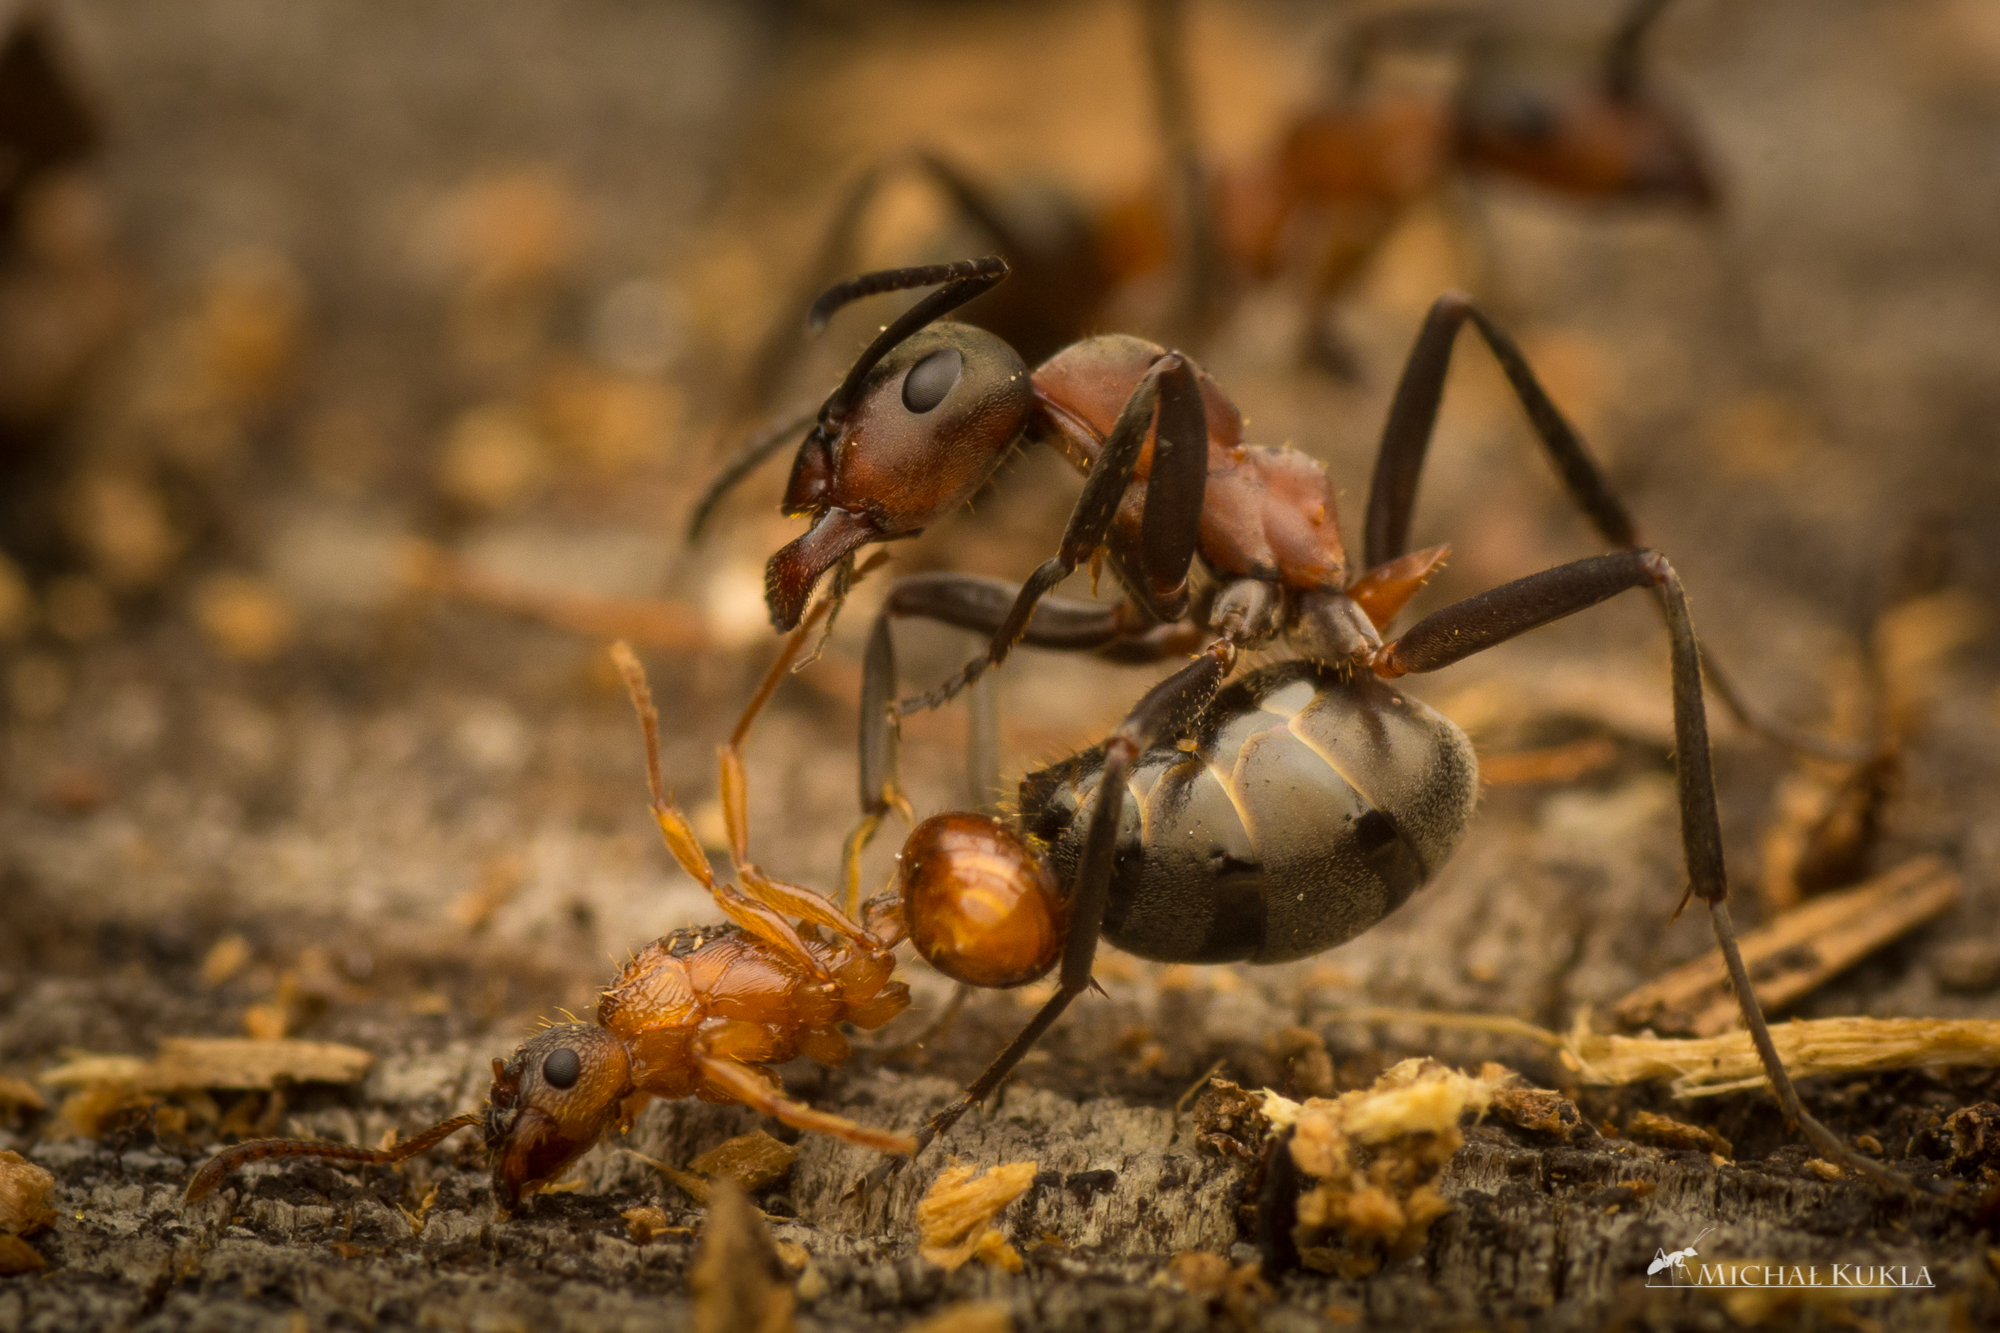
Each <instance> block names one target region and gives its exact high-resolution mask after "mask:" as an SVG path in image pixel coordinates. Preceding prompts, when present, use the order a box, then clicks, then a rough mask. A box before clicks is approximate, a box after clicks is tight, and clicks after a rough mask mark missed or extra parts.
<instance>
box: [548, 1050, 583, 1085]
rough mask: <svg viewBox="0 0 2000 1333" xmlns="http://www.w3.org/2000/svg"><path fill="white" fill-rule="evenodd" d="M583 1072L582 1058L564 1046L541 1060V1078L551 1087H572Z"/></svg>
mask: <svg viewBox="0 0 2000 1333" xmlns="http://www.w3.org/2000/svg"><path fill="white" fill-rule="evenodd" d="M582 1073H583V1058H582V1057H581V1056H579V1055H578V1054H577V1053H576V1051H575V1049H574V1048H572V1047H568V1046H565V1047H563V1048H562V1049H561V1050H559V1051H557V1052H556V1053H555V1054H553V1055H551V1056H550V1057H549V1058H548V1059H546V1060H544V1061H542V1080H543V1082H545V1083H547V1084H548V1085H549V1086H550V1087H552V1088H573V1087H575V1086H576V1080H577V1077H578V1076H579V1075H580V1074H582Z"/></svg>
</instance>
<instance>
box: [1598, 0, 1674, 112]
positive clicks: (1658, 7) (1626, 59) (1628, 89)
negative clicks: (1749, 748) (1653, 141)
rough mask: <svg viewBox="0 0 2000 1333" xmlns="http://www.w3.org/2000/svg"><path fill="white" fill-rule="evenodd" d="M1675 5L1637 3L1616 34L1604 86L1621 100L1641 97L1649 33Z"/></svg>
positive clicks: (1660, 0) (1662, 0)
mask: <svg viewBox="0 0 2000 1333" xmlns="http://www.w3.org/2000/svg"><path fill="white" fill-rule="evenodd" d="M1673 2H1674V0H1636V2H1635V3H1634V4H1633V6H1632V7H1631V8H1630V9H1628V10H1627V11H1626V12H1625V17H1624V18H1622V19H1620V20H1619V21H1618V26H1617V28H1616V29H1614V30H1613V31H1612V34H1611V41H1610V43H1609V44H1608V45H1607V46H1606V47H1605V48H1604V86H1605V88H1606V89H1607V90H1608V91H1609V92H1610V94H1611V95H1612V96H1613V97H1615V98H1617V99H1618V100H1620V101H1630V100H1631V99H1632V98H1634V97H1636V96H1637V95H1638V92H1639V84H1640V81H1641V78H1642V75H1641V72H1640V62H1641V61H1642V60H1643V59H1644V58H1645V53H1644V51H1643V49H1642V48H1643V47H1644V46H1645V44H1646V34H1647V33H1649V32H1651V31H1652V30H1653V25H1654V24H1655V23H1656V22H1658V20H1659V17H1660V15H1661V14H1662V13H1664V12H1665V11H1666V8H1667V6H1668V5H1671V4H1672V3H1673Z"/></svg>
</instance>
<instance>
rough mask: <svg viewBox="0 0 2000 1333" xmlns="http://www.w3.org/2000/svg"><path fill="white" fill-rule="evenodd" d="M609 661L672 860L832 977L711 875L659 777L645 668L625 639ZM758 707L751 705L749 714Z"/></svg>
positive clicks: (764, 909) (754, 926) (727, 907)
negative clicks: (628, 701) (642, 750)
mask: <svg viewBox="0 0 2000 1333" xmlns="http://www.w3.org/2000/svg"><path fill="white" fill-rule="evenodd" d="M611 660H612V662H613V663H614V664H616V666H617V667H618V673H619V674H620V675H621V676H623V677H624V678H625V690H626V692H627V693H628V694H630V695H631V696H632V708H633V711H635V712H636V713H638V715H639V730H640V732H641V734H643V735H644V737H645V741H646V785H647V787H648V788H649V789H650V790H651V792H652V796H653V822H654V823H656V824H658V825H659V826H660V836H661V838H663V839H664V840H665V841H666V844H667V850H668V851H669V852H671V853H673V857H674V860H676V861H678V862H680V866H681V869H683V870H685V871H687V873H688V874H689V875H691V876H693V877H694V879H695V880H696V881H698V882H699V883H700V884H701V886H702V887H703V888H705V889H707V890H708V892H709V896H710V897H712V898H714V899H715V905H716V906H717V907H720V908H721V909H722V911H723V914H724V915H725V916H727V917H728V918H729V919H730V920H731V921H734V922H735V923H736V924H737V925H739V926H741V927H742V928H743V929H745V930H747V931H749V932H750V933H751V934H752V935H755V936H756V937H757V938H758V939H760V940H763V941H764V942H766V943H767V944H770V945H772V946H774V947H775V948H778V949H781V950H783V951H784V952H785V953H786V954H787V955H789V956H790V957H791V958H792V959H793V960H794V961H795V962H797V963H798V964H799V965H800V966H802V967H803V968H805V969H806V970H807V971H808V972H810V973H811V974H812V976H813V978H814V979H815V980H817V981H827V980H830V978H829V977H828V976H827V973H826V969H825V968H823V967H822V966H820V963H819V960H818V959H816V958H814V957H813V955H812V951H811V950H810V949H808V948H806V945H805V941H804V940H802V939H800V938H799V932H798V929H797V927H795V926H793V925H792V923H791V922H790V921H788V920H786V919H785V918H784V917H783V916H781V915H780V914H779V913H778V912H777V911H774V910H773V909H772V908H771V907H770V906H767V905H765V904H763V903H760V902H758V901H756V900H755V899H753V898H750V897H747V896H745V895H744V894H743V893H742V892H740V891H739V890H737V889H736V888H734V887H732V886H730V885H728V884H724V883H722V882H721V881H720V880H718V879H717V878H716V877H715V867H714V865H713V864H711V863H710V861H709V859H708V853H707V852H705V851H703V850H702V848H701V840H700V839H699V838H697V837H695V835H694V829H693V827H692V826H690V825H689V823H688V820H687V816H686V815H685V814H683V813H682V812H681V809H680V807H679V806H677V805H675V804H674V803H673V802H672V800H670V799H669V798H668V796H667V793H666V783H665V782H664V780H662V778H661V777H660V713H659V710H658V709H657V708H655V707H654V706H653V691H652V687H651V686H649V685H648V684H647V683H646V669H645V668H644V667H642V666H640V665H639V659H638V658H637V657H635V656H634V655H633V653H632V649H631V646H630V645H629V644H626V643H624V642H623V641H620V642H618V643H614V644H612V645H611ZM789 661H790V651H789V650H788V652H787V654H786V655H785V657H783V658H781V664H782V663H784V662H789ZM765 693H768V691H765ZM759 703H761V698H760V700H759ZM756 707H757V705H756V704H753V706H752V713H753V714H754V712H755V708H756ZM821 901H824V900H823V899H822V900H821ZM855 929H859V927H855Z"/></svg>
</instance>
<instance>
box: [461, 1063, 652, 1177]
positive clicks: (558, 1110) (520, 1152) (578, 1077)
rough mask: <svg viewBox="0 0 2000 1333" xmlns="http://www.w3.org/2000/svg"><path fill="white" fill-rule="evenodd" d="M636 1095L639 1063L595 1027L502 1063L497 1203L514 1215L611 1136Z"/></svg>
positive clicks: (489, 1131) (494, 1124)
mask: <svg viewBox="0 0 2000 1333" xmlns="http://www.w3.org/2000/svg"><path fill="white" fill-rule="evenodd" d="M630 1092H631V1060H630V1057H628V1056H627V1055H626V1053H625V1046H624V1044H623V1043H622V1042H620V1041H619V1040H618V1038H616V1037H614V1036H613V1035H611V1034H610V1033H609V1032H606V1031H605V1030H604V1029H603V1028H601V1027H598V1026H596V1025H595V1024H591V1023H564V1024H561V1025H559V1026H556V1027H552V1028H549V1029H547V1030H545V1031H543V1032H540V1033H537V1034H536V1035H535V1036H534V1037H533V1038H531V1039H530V1040H528V1041H527V1042H525V1043H523V1044H522V1046H521V1049H519V1050H518V1051H516V1052H514V1056H513V1058H512V1059H511V1060H506V1061H502V1060H498V1059H496V1060H494V1062H493V1091H492V1094H491V1096H490V1097H489V1099H488V1102H487V1108H486V1148H487V1151H488V1153H489V1154H490V1155H491V1156H492V1159H493V1198H494V1201H495V1202H496V1203H497V1204H498V1205H499V1206H500V1208H501V1210H502V1211H505V1212H512V1211H513V1210H514V1209H515V1208H517V1207H519V1206H520V1202H521V1200H522V1199H524V1198H526V1197H527V1196H529V1195H530V1194H533V1193H534V1192H535V1191H536V1190H538V1189H540V1188H542V1186H544V1185H546V1184H548V1183H549V1182H550V1181H552V1180H554V1179H555V1178H556V1177H557V1176H559V1175H561V1174H562V1173H563V1170H564V1168H566V1167H567V1166H568V1165H569V1164H570V1163H571V1162H573V1161H575V1160H576V1159H577V1158H578V1157H581V1156H582V1155H583V1154H584V1153H585V1152H586V1151H588V1150H589V1148H590V1146H591V1145H592V1144H594V1143H596V1142H597V1140H598V1139H600V1138H601V1137H603V1135H604V1131H605V1130H607V1129H609V1128H611V1125H612V1122H613V1121H615V1120H616V1119H617V1118H618V1116H619V1113H620V1111H621V1110H622V1107H623V1103H624V1100H625V1098H626V1096H627V1094H629V1093H630Z"/></svg>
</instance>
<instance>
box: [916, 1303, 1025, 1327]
mask: <svg viewBox="0 0 2000 1333" xmlns="http://www.w3.org/2000/svg"><path fill="white" fill-rule="evenodd" d="M1013 1329H1014V1316H1013V1315H1012V1314H1010V1313H1009V1312H1008V1310H1007V1307H1006V1306H1004V1305H1002V1304H1000V1302H998V1301H965V1302H962V1303H961V1304H958V1305H952V1306H947V1307H946V1308H945V1309H943V1310H940V1311H938V1312H937V1313H936V1314H934V1315H932V1316H931V1317H930V1318H928V1319H920V1320H918V1321H917V1322H916V1323H914V1324H911V1325H910V1326H909V1327H908V1328H906V1329H904V1330H903V1333H1013Z"/></svg>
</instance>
